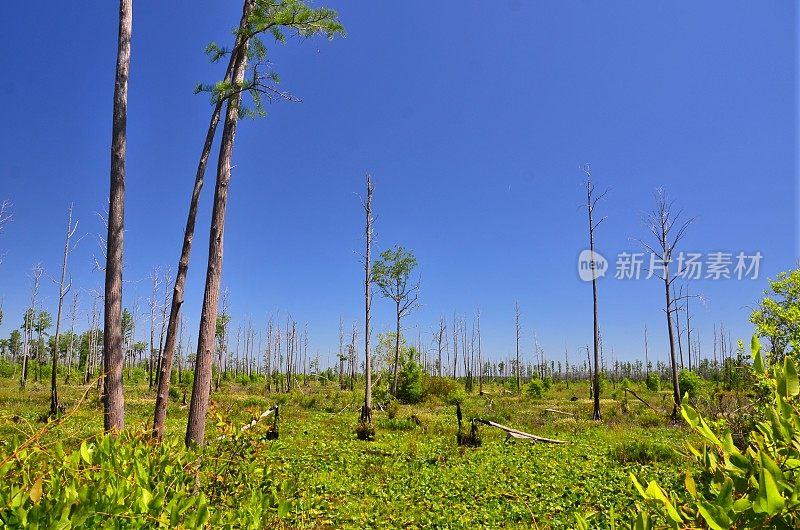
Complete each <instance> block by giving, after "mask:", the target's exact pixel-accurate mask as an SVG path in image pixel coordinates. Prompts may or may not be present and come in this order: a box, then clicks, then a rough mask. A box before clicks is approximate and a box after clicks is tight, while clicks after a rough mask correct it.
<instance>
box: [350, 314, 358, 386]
mask: <svg viewBox="0 0 800 530" xmlns="http://www.w3.org/2000/svg"><path fill="white" fill-rule="evenodd" d="M357 339H358V325H357V324H356V323H355V322H353V329H352V332H351V334H350V345H349V346H348V357H349V359H348V362H349V364H350V391H351V392H352V391H353V390H354V389H355V384H356V368H357V367H358V358H357V357H356V355H357V353H358V351H357V348H356V340H357Z"/></svg>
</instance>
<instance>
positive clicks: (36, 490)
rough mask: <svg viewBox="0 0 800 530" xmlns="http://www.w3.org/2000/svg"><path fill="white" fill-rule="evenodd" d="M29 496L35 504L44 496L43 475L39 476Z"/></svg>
mask: <svg viewBox="0 0 800 530" xmlns="http://www.w3.org/2000/svg"><path fill="white" fill-rule="evenodd" d="M29 496H30V498H31V502H32V503H33V504H39V501H40V500H41V498H42V477H39V478H37V479H36V481H35V482H34V483H33V487H31V492H30V495H29Z"/></svg>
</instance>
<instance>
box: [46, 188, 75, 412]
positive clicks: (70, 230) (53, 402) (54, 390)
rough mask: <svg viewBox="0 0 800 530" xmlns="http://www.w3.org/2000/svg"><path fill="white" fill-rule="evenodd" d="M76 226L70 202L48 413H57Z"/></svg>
mask: <svg viewBox="0 0 800 530" xmlns="http://www.w3.org/2000/svg"><path fill="white" fill-rule="evenodd" d="M77 228H78V225H77V224H76V225H75V227H73V226H72V204H70V206H69V215H68V219H67V236H66V238H65V240H64V260H63V261H62V263H61V280H60V281H59V284H58V311H57V312H56V335H55V337H54V339H55V340H54V343H53V351H52V352H51V353H52V368H51V373H50V414H51V415H53V416H54V415H56V414H58V386H57V385H58V379H57V377H56V375H57V374H56V372H57V370H58V350H59V344H58V341H59V339H60V338H61V314H62V313H63V311H64V297H65V296H66V295H67V291H69V288H70V286H66V285H64V282H65V281H66V279H67V263H68V261H69V250H70V249H69V245H70V240H71V239H72V236H73V235H74V234H75V230H76V229H77Z"/></svg>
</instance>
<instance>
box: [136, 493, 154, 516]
mask: <svg viewBox="0 0 800 530" xmlns="http://www.w3.org/2000/svg"><path fill="white" fill-rule="evenodd" d="M151 500H153V494H152V493H150V491H148V490H147V489H145V488H142V493H141V496H140V497H139V506H141V508H142V511H143V512H146V511H147V507H148V506H149V505H150V501H151Z"/></svg>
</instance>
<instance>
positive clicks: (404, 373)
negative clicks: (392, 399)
mask: <svg viewBox="0 0 800 530" xmlns="http://www.w3.org/2000/svg"><path fill="white" fill-rule="evenodd" d="M424 393H425V392H424V390H423V387H422V368H421V367H420V365H419V364H417V362H416V361H415V360H414V359H413V358H409V359H406V361H405V362H404V363H403V366H402V369H401V370H400V372H399V373H398V374H397V399H399V400H400V401H402V402H403V403H419V402H420V401H422V397H423V395H424Z"/></svg>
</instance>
